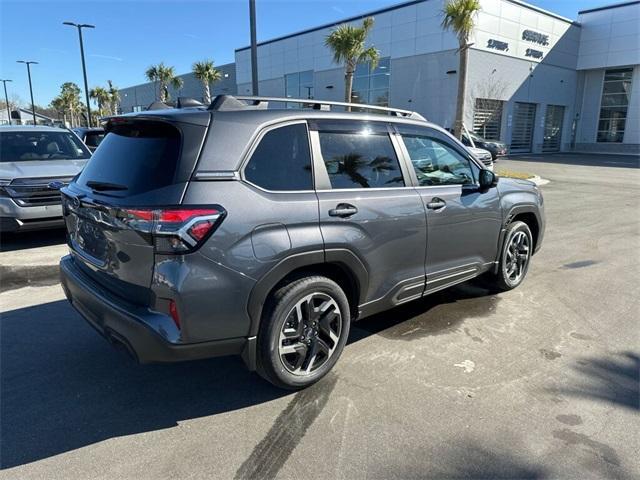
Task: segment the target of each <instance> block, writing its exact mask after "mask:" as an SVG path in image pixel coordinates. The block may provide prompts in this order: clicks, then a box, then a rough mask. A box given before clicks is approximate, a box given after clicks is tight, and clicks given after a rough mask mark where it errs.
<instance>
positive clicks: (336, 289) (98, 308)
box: [60, 96, 545, 389]
mask: <svg viewBox="0 0 640 480" xmlns="http://www.w3.org/2000/svg"><path fill="white" fill-rule="evenodd" d="M269 102H271V103H272V104H273V103H274V102H287V103H286V106H288V107H291V106H292V102H300V103H301V104H303V106H304V107H309V106H311V107H313V108H312V109H304V108H301V109H298V110H296V109H291V108H287V109H285V108H280V109H273V108H272V109H269V108H266V107H267V106H268V104H269ZM272 106H273V105H272ZM354 107H356V106H354ZM339 108H341V109H345V108H346V109H349V108H352V107H351V106H348V105H346V104H341V103H337V102H320V101H314V100H292V99H266V98H254V97H230V96H219V97H216V99H215V100H214V102H213V103H212V104H211V106H209V107H208V108H205V107H191V108H175V109H165V110H155V111H147V112H140V113H134V114H127V115H122V116H116V117H113V118H110V119H109V120H108V122H107V123H106V131H107V135H106V137H105V138H104V140H103V142H102V144H101V146H100V148H99V149H98V150H97V151H96V153H95V154H94V156H93V157H92V159H91V160H90V161H89V163H88V164H87V166H86V168H85V169H84V170H83V171H82V173H81V174H80V176H79V177H78V178H77V179H76V180H74V181H73V182H72V183H71V184H70V185H69V186H68V187H67V188H65V189H63V208H64V217H65V220H66V225H67V230H68V242H69V246H70V250H71V253H70V255H68V256H66V257H64V258H63V259H62V260H61V263H60V267H61V276H62V285H63V288H64V291H65V293H66V295H67V298H68V299H69V301H70V302H71V304H72V305H73V306H74V307H75V308H76V309H77V310H78V311H79V312H80V313H81V314H82V315H83V316H84V317H85V318H86V319H87V321H88V322H89V323H90V324H91V325H93V326H94V327H95V328H96V329H97V330H98V332H100V333H101V334H102V335H104V336H105V337H106V338H107V339H109V340H110V341H111V342H113V343H114V344H115V345H120V346H123V347H124V348H125V349H126V350H127V351H128V352H129V353H130V354H131V355H133V356H134V358H136V359H137V360H138V361H140V362H143V363H147V362H174V361H180V360H190V359H197V358H207V357H214V356H219V355H228V354H239V355H241V356H242V358H243V359H244V361H245V362H246V364H247V366H248V367H249V368H250V369H256V370H257V371H258V372H259V373H260V375H262V376H263V377H264V378H266V379H267V380H269V381H270V382H272V383H273V384H275V385H277V386H280V387H284V388H293V389H295V388H302V387H305V386H308V385H310V384H312V383H314V382H316V381H317V380H319V379H320V378H322V377H323V376H324V375H325V374H326V373H327V372H328V371H329V370H330V369H331V368H332V367H333V366H334V364H335V363H336V361H337V360H338V357H339V356H340V354H341V352H342V350H343V348H344V345H345V343H346V341H347V336H348V334H349V327H350V324H351V322H353V321H356V320H360V319H363V318H365V317H368V316H370V315H373V314H375V313H377V312H381V311H384V310H387V309H390V308H392V307H394V306H396V305H400V304H403V303H406V302H409V301H412V300H415V299H418V298H421V297H423V296H425V295H428V294H430V293H433V292H435V291H438V290H441V289H444V288H447V287H449V286H452V285H455V284H457V283H460V282H464V281H466V280H469V279H472V278H474V277H477V276H479V275H481V274H486V275H485V278H486V281H487V282H490V283H491V284H493V285H495V286H496V287H498V288H500V289H503V290H508V289H511V288H514V287H516V286H518V285H519V284H520V283H521V282H522V281H523V279H524V277H525V275H526V273H527V269H528V267H529V262H530V259H531V256H532V255H533V254H534V252H536V251H537V250H538V249H539V248H540V245H541V243H542V237H543V233H544V226H545V220H544V212H543V201H542V195H541V194H540V191H539V190H538V189H537V188H536V186H535V185H534V184H533V183H530V182H527V181H521V180H509V179H501V180H500V182H499V183H498V179H497V177H496V176H495V175H494V174H493V172H491V171H489V170H486V169H485V168H484V167H483V165H482V164H481V163H480V162H478V160H476V159H475V158H474V157H473V156H472V155H471V154H470V153H469V152H468V151H467V150H466V149H465V148H464V146H463V145H462V144H461V143H459V142H458V141H457V140H456V139H455V138H453V137H452V136H451V135H450V134H449V133H447V132H446V131H445V130H443V129H442V128H439V127H437V126H435V125H432V124H430V123H428V122H426V121H425V120H424V119H423V118H422V117H420V116H419V115H417V114H415V113H412V112H407V111H401V110H393V109H385V108H380V107H373V106H363V105H357V110H358V111H357V112H355V111H353V112H349V111H336V110H337V109H339ZM354 110H356V108H354Z"/></svg>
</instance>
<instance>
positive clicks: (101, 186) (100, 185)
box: [87, 180, 129, 192]
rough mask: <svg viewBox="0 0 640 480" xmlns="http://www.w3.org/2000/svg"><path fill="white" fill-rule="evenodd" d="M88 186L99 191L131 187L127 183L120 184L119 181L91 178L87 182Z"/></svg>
mask: <svg viewBox="0 0 640 480" xmlns="http://www.w3.org/2000/svg"><path fill="white" fill-rule="evenodd" d="M87 187H89V188H90V189H91V190H96V191H98V192H100V191H103V190H105V191H106V190H129V187H127V186H126V185H120V184H119V183H109V182H97V181H95V180H89V181H88V182H87Z"/></svg>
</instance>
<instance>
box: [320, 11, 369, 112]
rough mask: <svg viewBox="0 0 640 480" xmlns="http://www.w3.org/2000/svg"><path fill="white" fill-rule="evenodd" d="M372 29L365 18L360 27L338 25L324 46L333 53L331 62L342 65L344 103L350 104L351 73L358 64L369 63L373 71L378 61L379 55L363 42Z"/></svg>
mask: <svg viewBox="0 0 640 480" xmlns="http://www.w3.org/2000/svg"><path fill="white" fill-rule="evenodd" d="M372 27H373V18H372V17H368V18H365V19H364V21H363V22H362V26H361V27H354V26H352V25H340V26H339V27H338V28H336V29H335V30H334V31H333V32H331V33H330V34H329V35H328V36H327V38H326V39H325V41H324V44H325V45H326V46H327V47H329V49H330V50H331V51H332V52H333V60H334V62H336V63H343V64H344V101H345V102H351V91H352V89H353V73H354V72H355V71H356V66H357V65H358V63H365V62H369V68H371V69H374V68H376V66H377V65H378V61H379V60H380V53H379V52H378V50H376V49H375V48H374V47H369V48H367V47H366V45H365V41H366V40H367V35H368V34H369V31H370V30H371V28H372Z"/></svg>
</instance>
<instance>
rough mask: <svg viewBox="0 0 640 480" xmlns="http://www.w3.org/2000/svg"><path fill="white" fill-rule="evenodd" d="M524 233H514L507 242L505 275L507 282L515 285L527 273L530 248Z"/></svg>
mask: <svg viewBox="0 0 640 480" xmlns="http://www.w3.org/2000/svg"><path fill="white" fill-rule="evenodd" d="M529 243H530V242H529V237H528V236H527V234H526V233H525V232H522V231H520V232H516V233H514V234H513V236H512V237H511V240H510V241H509V246H508V248H507V251H506V258H505V265H504V268H505V273H506V276H507V278H508V279H509V282H511V283H512V284H517V283H518V282H519V281H520V280H521V279H522V277H523V276H524V274H525V273H526V271H527V266H528V264H529V258H530V254H531V246H530V244H529Z"/></svg>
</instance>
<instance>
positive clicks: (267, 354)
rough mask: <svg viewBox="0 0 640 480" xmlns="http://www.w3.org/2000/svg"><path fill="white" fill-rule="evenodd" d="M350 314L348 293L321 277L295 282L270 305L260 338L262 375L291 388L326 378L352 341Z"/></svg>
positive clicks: (271, 300) (268, 302)
mask: <svg viewBox="0 0 640 480" xmlns="http://www.w3.org/2000/svg"><path fill="white" fill-rule="evenodd" d="M350 318H351V313H350V309H349V302H348V300H347V297H346V295H345V293H344V291H343V290H342V289H341V288H340V286H339V285H338V284H337V283H335V282H334V281H333V280H331V279H329V278H326V277H322V276H311V277H304V278H300V279H298V280H294V281H292V282H290V283H288V284H286V285H284V286H282V287H281V288H279V289H278V290H276V291H275V292H274V293H273V294H272V295H271V296H270V297H269V299H268V301H267V304H266V305H265V310H264V314H263V317H262V322H261V325H260V331H259V333H258V352H257V353H258V358H257V360H258V373H259V374H260V375H261V376H262V377H263V378H265V379H266V380H268V381H269V382H271V383H272V384H274V385H276V386H277V387H281V388H286V389H291V390H295V389H300V388H304V387H307V386H309V385H312V384H313V383H315V382H317V381H318V380H320V379H321V378H322V377H324V376H325V375H326V374H327V373H328V372H329V371H330V370H331V369H332V368H333V366H334V365H335V363H336V362H337V360H338V358H339V357H340V354H341V353H342V350H343V349H344V345H345V344H346V342H347V337H348V336H349V327H350Z"/></svg>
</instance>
